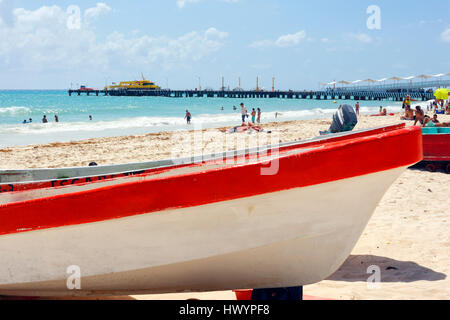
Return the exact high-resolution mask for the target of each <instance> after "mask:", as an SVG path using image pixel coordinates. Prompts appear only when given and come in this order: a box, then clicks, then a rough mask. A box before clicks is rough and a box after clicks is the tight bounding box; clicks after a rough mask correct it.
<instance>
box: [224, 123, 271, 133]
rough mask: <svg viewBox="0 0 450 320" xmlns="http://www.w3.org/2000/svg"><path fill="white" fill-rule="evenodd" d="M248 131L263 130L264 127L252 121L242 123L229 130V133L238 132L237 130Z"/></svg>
mask: <svg viewBox="0 0 450 320" xmlns="http://www.w3.org/2000/svg"><path fill="white" fill-rule="evenodd" d="M246 131H256V132H262V131H263V128H261V127H260V126H255V125H253V124H251V123H248V124H246V123H242V125H241V126H240V127H234V128H232V129H230V130H229V131H228V133H236V132H246Z"/></svg>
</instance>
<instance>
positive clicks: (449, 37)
mask: <svg viewBox="0 0 450 320" xmlns="http://www.w3.org/2000/svg"><path fill="white" fill-rule="evenodd" d="M441 40H442V41H444V42H450V28H447V29H445V30H444V31H443V32H442V33H441Z"/></svg>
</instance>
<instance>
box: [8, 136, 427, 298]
mask: <svg viewBox="0 0 450 320" xmlns="http://www.w3.org/2000/svg"><path fill="white" fill-rule="evenodd" d="M302 146H304V145H302ZM267 159H270V161H269V162H267ZM422 159H423V150H422V133H421V131H420V128H418V127H409V128H404V129H399V130H394V131H390V132H385V133H378V134H373V135H370V136H363V137H358V136H357V135H355V137H354V138H353V139H351V138H350V139H346V140H345V141H335V142H329V143H324V144H321V145H316V146H314V147H310V148H302V147H299V146H293V147H292V148H291V149H289V150H283V152H280V153H279V154H278V155H276V154H271V155H270V156H268V157H267V158H265V157H263V159H260V158H256V159H253V160H251V159H250V160H251V161H249V162H245V161H244V162H243V163H232V164H208V165H201V166H200V167H192V168H189V170H188V171H184V170H186V168H183V169H182V170H181V171H179V170H178V169H177V170H173V171H169V172H166V173H165V174H163V175H161V176H157V177H155V178H151V179H148V180H143V181H128V182H124V181H127V180H122V179H123V178H120V179H116V180H112V181H110V182H105V183H113V184H112V185H101V187H94V185H95V184H94V183H92V184H86V185H84V186H74V187H67V188H62V189H57V188H55V190H62V191H63V193H61V194H57V195H52V196H51V197H44V198H37V199H32V200H24V201H21V202H15V203H8V204H0V252H1V254H2V263H1V264H0V294H6V295H26V296H34V295H38V296H55V295H57V296H70V295H99V294H100V295H101V294H108V295H109V294H131V293H163V292H179V291H210V290H228V289H246V288H252V289H253V288H265V287H289V286H298V285H306V284H311V283H315V282H318V281H321V280H323V279H325V278H326V277H327V276H329V275H330V274H332V273H333V272H334V271H335V270H336V269H337V268H338V267H339V266H340V265H341V264H342V263H343V262H344V260H345V259H346V258H347V257H348V255H349V254H350V252H351V250H352V249H353V247H354V245H355V244H356V242H357V240H358V238H359V237H360V235H361V234H362V232H363V230H364V228H365V226H366V224H367V222H368V220H369V219H370V216H371V215H372V213H373V211H374V210H375V208H376V206H377V204H378V202H379V201H380V199H381V198H382V196H383V195H384V193H385V192H386V190H387V189H388V188H389V186H390V185H391V184H392V183H393V182H394V181H395V179H396V178H397V177H398V176H399V175H400V174H401V173H402V172H403V170H404V169H405V168H406V167H408V166H410V165H412V164H414V163H417V162H419V161H421V160H422ZM131 179H134V177H133V178H131ZM116 183H117V184H116ZM97 186H100V185H97ZM77 188H87V189H81V190H80V189H77ZM51 191H53V190H51ZM71 266H77V268H79V271H80V276H81V288H80V290H69V289H68V287H67V281H68V279H72V278H71V274H70V273H69V274H68V273H67V272H68V270H72V269H71V268H70V267H71ZM69 288H70V286H69Z"/></svg>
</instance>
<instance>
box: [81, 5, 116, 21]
mask: <svg viewBox="0 0 450 320" xmlns="http://www.w3.org/2000/svg"><path fill="white" fill-rule="evenodd" d="M111 10H112V9H111V7H109V6H108V5H107V4H106V3H103V2H99V3H97V6H95V7H94V8H89V9H86V11H85V12H84V17H85V18H86V19H88V20H90V19H93V18H97V17H99V16H100V15H102V14H105V13H108V12H109V11H111Z"/></svg>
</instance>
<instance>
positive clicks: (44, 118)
mask: <svg viewBox="0 0 450 320" xmlns="http://www.w3.org/2000/svg"><path fill="white" fill-rule="evenodd" d="M42 123H48V120H47V116H46V115H44V117H43V118H42Z"/></svg>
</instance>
